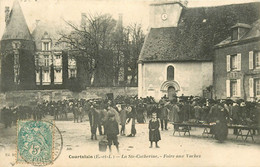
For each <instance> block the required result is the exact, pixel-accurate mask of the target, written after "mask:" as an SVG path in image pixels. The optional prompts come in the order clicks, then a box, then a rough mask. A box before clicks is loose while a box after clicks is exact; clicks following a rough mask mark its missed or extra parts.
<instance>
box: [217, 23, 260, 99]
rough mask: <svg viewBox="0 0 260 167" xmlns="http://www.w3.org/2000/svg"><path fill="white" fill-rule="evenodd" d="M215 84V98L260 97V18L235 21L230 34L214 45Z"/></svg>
mask: <svg viewBox="0 0 260 167" xmlns="http://www.w3.org/2000/svg"><path fill="white" fill-rule="evenodd" d="M215 52H216V54H215V59H214V88H215V96H216V97H217V98H231V99H246V100H255V99H259V98H260V20H257V21H256V22H254V23H253V24H251V25H248V24H244V23H237V24H235V25H234V26H232V27H231V29H230V37H228V38H227V39H225V40H224V41H222V42H220V43H219V44H217V45H216V46H215Z"/></svg>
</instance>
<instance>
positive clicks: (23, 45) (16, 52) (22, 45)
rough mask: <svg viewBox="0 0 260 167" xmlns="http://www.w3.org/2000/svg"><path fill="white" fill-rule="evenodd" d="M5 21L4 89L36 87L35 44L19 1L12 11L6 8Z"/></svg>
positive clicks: (2, 53) (3, 52)
mask: <svg viewBox="0 0 260 167" xmlns="http://www.w3.org/2000/svg"><path fill="white" fill-rule="evenodd" d="M5 23H6V28H5V31H4V34H3V36H2V39H1V87H2V90H15V89H31V88H35V73H34V50H35V44H34V41H33V38H32V36H31V33H30V31H29V28H28V26H27V24H26V21H25V18H24V15H23V12H22V9H21V7H20V5H19V2H18V1H15V2H14V4H13V7H12V10H11V11H10V9H9V7H6V8H5Z"/></svg>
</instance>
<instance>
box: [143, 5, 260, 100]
mask: <svg viewBox="0 0 260 167" xmlns="http://www.w3.org/2000/svg"><path fill="white" fill-rule="evenodd" d="M259 14H260V3H245V4H236V5H226V6H216V7H199V8H187V7H186V3H185V2H182V1H167V2H158V3H153V4H151V5H150V30H149V33H148V35H147V36H146V39H145V42H144V45H143V48H142V51H141V53H140V55H139V60H138V96H139V97H146V96H153V97H154V98H155V100H157V101H158V100H159V99H160V98H161V97H163V96H167V97H169V99H172V98H173V96H175V95H177V96H180V95H185V96H190V95H193V96H202V95H203V92H205V91H208V92H209V94H210V95H212V92H211V88H212V86H213V71H214V70H216V69H213V58H214V54H215V52H214V45H216V44H217V43H219V42H221V41H223V39H226V38H228V36H229V35H230V34H229V30H228V28H229V27H231V26H232V25H234V24H235V23H237V22H238V21H244V22H245V23H247V24H252V23H253V22H255V21H256V20H257V19H259ZM248 16H250V17H248ZM227 27H228V28H227ZM214 77H216V75H214Z"/></svg>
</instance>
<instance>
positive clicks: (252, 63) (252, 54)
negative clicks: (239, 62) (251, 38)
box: [249, 51, 254, 70]
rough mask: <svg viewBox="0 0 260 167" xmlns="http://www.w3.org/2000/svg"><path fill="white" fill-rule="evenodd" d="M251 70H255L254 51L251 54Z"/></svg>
mask: <svg viewBox="0 0 260 167" xmlns="http://www.w3.org/2000/svg"><path fill="white" fill-rule="evenodd" d="M249 69H250V70H252V69H254V52H253V51H250V52H249Z"/></svg>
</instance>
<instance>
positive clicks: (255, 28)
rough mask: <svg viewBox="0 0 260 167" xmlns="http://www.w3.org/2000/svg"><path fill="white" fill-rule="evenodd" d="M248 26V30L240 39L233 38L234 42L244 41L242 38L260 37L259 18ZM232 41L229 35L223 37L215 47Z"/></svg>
mask: <svg viewBox="0 0 260 167" xmlns="http://www.w3.org/2000/svg"><path fill="white" fill-rule="evenodd" d="M250 27H251V28H250V29H249V30H248V32H246V33H245V34H244V35H243V36H242V37H241V38H240V39H238V40H235V41H234V42H236V43H239V42H241V41H244V40H248V39H253V38H257V37H260V19H259V20H257V21H256V22H254V23H253V24H252V26H250ZM232 42H233V41H232V40H231V36H230V37H228V38H227V39H225V40H223V41H221V42H220V43H218V44H217V45H216V47H219V46H224V45H227V44H231V43H232Z"/></svg>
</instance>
